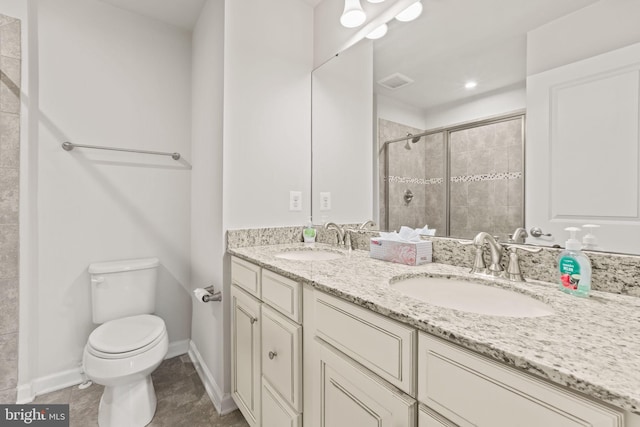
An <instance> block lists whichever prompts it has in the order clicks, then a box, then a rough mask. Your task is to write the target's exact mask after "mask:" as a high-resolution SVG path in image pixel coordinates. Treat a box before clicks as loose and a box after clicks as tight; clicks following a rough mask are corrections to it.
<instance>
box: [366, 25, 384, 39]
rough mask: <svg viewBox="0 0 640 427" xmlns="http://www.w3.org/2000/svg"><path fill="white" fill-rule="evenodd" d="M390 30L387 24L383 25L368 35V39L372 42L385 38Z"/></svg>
mask: <svg viewBox="0 0 640 427" xmlns="http://www.w3.org/2000/svg"><path fill="white" fill-rule="evenodd" d="M388 29H389V27H387V24H382V25H380V26H379V27H378V28H376V29H375V30H373V31H371V32H370V33H369V34H367V35H366V37H367V38H368V39H370V40H376V39H379V38H382V37H384V35H385V34H387V30H388Z"/></svg>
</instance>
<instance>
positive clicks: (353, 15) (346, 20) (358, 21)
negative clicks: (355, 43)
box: [340, 0, 367, 28]
mask: <svg viewBox="0 0 640 427" xmlns="http://www.w3.org/2000/svg"><path fill="white" fill-rule="evenodd" d="M366 19H367V15H366V14H365V13H364V10H363V9H362V6H361V5H360V0H344V11H343V12H342V16H341V17H340V23H341V24H342V26H343V27H347V28H355V27H359V26H360V25H362V24H363V23H364V21H365V20H366Z"/></svg>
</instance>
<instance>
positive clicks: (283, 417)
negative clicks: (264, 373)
mask: <svg viewBox="0 0 640 427" xmlns="http://www.w3.org/2000/svg"><path fill="white" fill-rule="evenodd" d="M301 421H302V416H301V415H300V414H299V413H297V412H296V411H294V410H293V409H291V408H290V407H289V405H287V403H286V402H285V401H284V400H282V397H280V396H279V395H278V393H277V392H276V391H275V390H274V388H273V387H272V386H271V384H269V381H267V380H266V379H263V380H262V427H300V426H301V425H302V423H301Z"/></svg>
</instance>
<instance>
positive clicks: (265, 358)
mask: <svg viewBox="0 0 640 427" xmlns="http://www.w3.org/2000/svg"><path fill="white" fill-rule="evenodd" d="M301 353H302V327H301V326H300V325H298V324H295V323H293V322H292V321H291V320H289V319H287V318H285V317H284V316H283V315H281V314H280V313H278V312H277V311H275V310H273V309H271V308H269V307H268V306H266V305H263V306H262V356H261V357H262V375H263V377H264V379H267V380H268V381H269V383H270V384H271V385H272V386H273V388H274V389H275V390H276V391H277V392H278V393H280V395H281V396H282V398H283V399H284V400H285V401H286V402H287V403H288V404H289V405H291V407H292V408H294V409H295V410H296V411H301V410H302V363H301ZM264 379H263V381H264Z"/></svg>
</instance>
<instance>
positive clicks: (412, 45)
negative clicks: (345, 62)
mask: <svg viewBox="0 0 640 427" xmlns="http://www.w3.org/2000/svg"><path fill="white" fill-rule="evenodd" d="M596 1H597V0H562V1H559V0H535V1H531V0H422V2H423V4H424V11H423V13H422V15H421V16H420V18H418V19H417V20H415V21H413V22H410V23H399V22H397V21H395V20H394V21H393V22H390V23H389V32H388V33H387V35H386V36H385V37H383V38H382V39H380V40H377V41H376V42H375V43H374V49H375V52H374V61H375V64H374V70H375V71H374V79H375V81H378V80H380V79H383V78H385V77H387V76H389V75H391V74H394V73H401V74H404V75H405V76H407V77H409V78H411V79H413V80H414V81H415V82H414V83H412V84H410V85H407V86H405V87H403V88H399V89H396V90H393V91H392V90H389V89H385V88H383V87H381V86H379V85H376V92H377V93H379V94H382V95H386V96H389V97H391V98H393V99H396V100H398V101H400V102H403V103H405V104H408V105H411V106H414V107H416V108H420V109H423V110H424V109H428V108H434V107H437V106H442V105H443V104H450V103H455V102H460V101H462V100H463V99H464V100H468V98H470V97H473V96H478V95H480V94H487V93H489V92H492V91H494V92H495V91H499V90H503V89H504V88H515V87H524V84H525V77H526V34H527V32H528V31H530V30H533V29H535V28H537V27H540V26H541V25H543V24H545V23H547V22H550V21H552V20H554V19H557V18H559V17H561V16H563V15H566V14H568V13H571V12H573V11H575V10H577V9H580V8H583V7H585V6H588V5H590V4H592V3H595V2H596ZM471 79H473V80H476V81H477V82H478V86H477V87H476V88H475V89H474V90H473V91H469V90H466V89H464V83H465V82H466V81H467V80H471Z"/></svg>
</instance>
